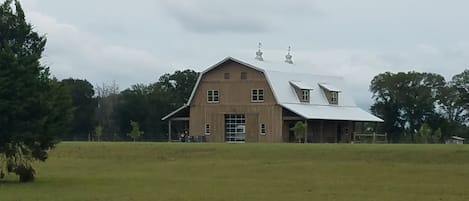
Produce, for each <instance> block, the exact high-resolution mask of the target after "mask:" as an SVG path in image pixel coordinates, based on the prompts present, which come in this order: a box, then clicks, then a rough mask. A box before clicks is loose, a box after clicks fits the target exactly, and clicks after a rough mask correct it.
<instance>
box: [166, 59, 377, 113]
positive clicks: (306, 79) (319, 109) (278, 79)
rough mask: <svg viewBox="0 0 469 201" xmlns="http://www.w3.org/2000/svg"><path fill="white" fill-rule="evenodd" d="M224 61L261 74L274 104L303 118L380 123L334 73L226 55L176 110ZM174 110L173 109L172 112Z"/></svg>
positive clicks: (192, 95) (212, 67)
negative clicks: (334, 99) (332, 94)
mask: <svg viewBox="0 0 469 201" xmlns="http://www.w3.org/2000/svg"><path fill="white" fill-rule="evenodd" d="M227 61H234V62H237V63H239V64H241V65H244V66H246V67H249V68H252V69H254V70H257V71H260V72H262V73H264V75H265V77H266V79H267V82H268V83H269V85H270V87H271V89H272V92H273V94H274V97H275V101H276V102H277V104H279V105H280V106H282V107H283V108H285V109H287V110H289V111H291V112H293V113H295V114H297V115H299V116H301V117H303V118H305V119H325V120H350V121H366V122H382V121H383V120H382V119H380V118H378V117H376V116H374V115H372V114H370V113H368V112H367V111H365V110H363V109H361V108H359V107H358V106H357V105H356V104H355V102H354V101H353V99H352V97H351V94H350V92H348V91H346V90H344V89H346V87H345V82H344V80H343V78H341V77H336V76H324V75H312V74H308V73H292V72H280V71H273V70H268V69H285V68H286V67H294V65H290V64H286V63H273V62H264V61H257V60H254V59H253V60H252V61H250V62H249V63H248V62H244V61H241V60H239V59H235V58H233V57H227V58H225V59H223V60H222V61H220V62H218V63H217V64H215V65H213V66H211V67H209V68H208V69H207V70H205V71H203V72H202V73H201V74H200V76H199V78H198V80H197V83H196V85H195V86H194V89H193V90H192V94H191V97H190V98H189V100H188V102H187V104H185V105H184V106H183V107H181V108H180V109H178V110H181V109H183V108H185V107H188V106H189V105H190V103H191V101H192V99H193V97H194V94H195V91H196V89H197V87H198V86H199V83H200V81H201V79H202V77H203V75H204V74H205V73H207V72H209V71H211V70H213V69H214V68H217V67H218V66H220V65H221V64H223V63H225V62H227ZM294 87H298V88H300V89H305V90H309V91H310V95H309V96H310V101H309V102H301V101H300V99H299V97H298V95H297V94H296V92H295V89H294ZM324 90H329V91H336V92H339V96H338V103H337V104H329V101H328V100H327V97H326V92H325V91H324ZM175 112H177V111H175ZM175 112H173V113H171V114H169V115H167V116H165V117H164V118H163V120H165V119H167V118H169V117H170V116H171V115H173V114H174V113H175Z"/></svg>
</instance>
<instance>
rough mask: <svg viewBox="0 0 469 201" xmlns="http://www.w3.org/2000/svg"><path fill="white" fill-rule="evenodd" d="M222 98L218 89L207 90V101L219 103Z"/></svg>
mask: <svg viewBox="0 0 469 201" xmlns="http://www.w3.org/2000/svg"><path fill="white" fill-rule="evenodd" d="M219 100H220V97H219V93H218V90H208V91H207V102H209V103H218V101H219Z"/></svg>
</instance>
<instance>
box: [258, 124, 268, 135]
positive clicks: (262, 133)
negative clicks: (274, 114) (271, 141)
mask: <svg viewBox="0 0 469 201" xmlns="http://www.w3.org/2000/svg"><path fill="white" fill-rule="evenodd" d="M262 126H264V128H262ZM262 129H264V132H262ZM266 134H267V129H266V126H265V124H260V125H259V135H262V136H264V135H266Z"/></svg>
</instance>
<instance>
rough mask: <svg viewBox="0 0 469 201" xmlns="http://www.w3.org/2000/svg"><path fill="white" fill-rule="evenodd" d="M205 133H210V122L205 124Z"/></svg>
mask: <svg viewBox="0 0 469 201" xmlns="http://www.w3.org/2000/svg"><path fill="white" fill-rule="evenodd" d="M205 135H210V124H205Z"/></svg>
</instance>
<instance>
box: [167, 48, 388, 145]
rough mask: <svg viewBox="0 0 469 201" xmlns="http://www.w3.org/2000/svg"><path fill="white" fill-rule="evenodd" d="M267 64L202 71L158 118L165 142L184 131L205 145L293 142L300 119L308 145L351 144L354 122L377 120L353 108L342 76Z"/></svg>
mask: <svg viewBox="0 0 469 201" xmlns="http://www.w3.org/2000/svg"><path fill="white" fill-rule="evenodd" d="M287 56H288V55H287ZM290 58H291V57H290ZM287 61H288V57H287ZM271 65H274V64H272V63H269V62H264V61H259V60H252V61H251V62H249V63H248V62H246V61H241V60H239V59H235V58H232V57H228V58H225V59H223V60H222V61H220V62H218V63H217V64H215V65H213V66H211V67H209V68H208V69H206V70H205V71H203V72H202V73H201V74H200V76H199V78H198V80H197V83H196V85H195V87H194V89H193V91H192V95H191V96H190V98H189V100H188V102H187V103H186V104H185V105H184V106H182V107H180V108H179V109H177V110H176V111H174V112H172V113H170V114H168V115H167V116H165V117H164V118H163V119H162V120H167V121H168V123H169V133H170V134H169V136H170V138H172V139H175V138H177V137H178V136H179V134H180V133H181V132H186V133H187V132H188V134H189V135H190V136H194V138H196V139H202V138H203V139H204V140H205V141H208V142H292V141H293V140H294V133H293V131H292V130H291V129H290V128H292V127H293V126H294V125H295V123H296V122H298V121H303V122H304V123H306V125H307V126H306V129H305V130H306V131H307V139H308V141H309V142H332V143H333V142H350V141H351V140H352V139H353V132H354V130H355V128H354V125H355V124H354V123H355V122H382V120H381V119H379V118H378V117H375V116H373V115H372V114H370V113H368V112H366V111H364V110H363V109H361V108H359V107H358V106H357V105H356V104H355V102H354V101H353V100H352V97H351V95H350V93H351V92H348V91H346V90H345V83H344V80H343V79H342V78H340V77H334V76H319V75H311V74H307V73H290V72H278V71H271V70H268V69H273V68H271V67H272V66H271ZM282 65H287V67H288V65H291V62H285V63H282ZM285 69H287V68H285Z"/></svg>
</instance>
